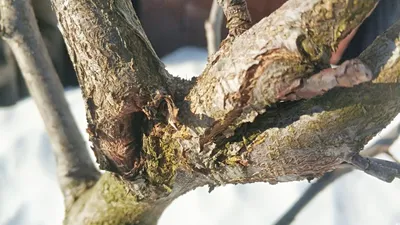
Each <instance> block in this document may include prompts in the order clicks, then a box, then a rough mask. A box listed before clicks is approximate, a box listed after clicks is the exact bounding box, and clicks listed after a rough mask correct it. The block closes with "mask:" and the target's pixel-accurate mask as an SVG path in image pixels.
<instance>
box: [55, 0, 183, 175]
mask: <svg viewBox="0 0 400 225" xmlns="http://www.w3.org/2000/svg"><path fill="white" fill-rule="evenodd" d="M52 5H53V7H54V9H55V12H56V14H57V17H58V21H59V24H60V29H61V32H62V34H63V36H64V39H65V41H66V45H67V48H68V51H69V54H70V56H71V59H72V62H73V64H74V67H75V70H76V71H77V75H78V80H79V83H80V86H81V88H82V93H83V97H84V99H85V101H86V110H87V113H86V115H87V120H88V132H89V135H90V141H91V142H92V143H93V149H94V151H95V154H96V157H97V160H98V162H99V163H100V166H101V168H103V169H107V170H110V171H114V172H118V173H120V174H123V175H126V176H129V177H133V176H135V175H137V174H138V173H140V170H141V164H142V162H141V157H142V156H141V152H140V151H141V145H142V144H141V142H142V140H141V139H142V134H143V132H144V131H145V130H146V129H148V128H147V126H150V125H148V124H147V122H146V120H147V119H152V118H149V117H151V116H153V114H154V113H153V112H157V110H158V108H157V107H158V103H160V102H159V101H156V103H157V104H155V105H154V104H153V105H151V104H150V103H152V102H153V100H154V99H163V97H168V96H167V94H168V93H173V92H174V91H175V90H174V88H173V87H175V86H176V85H175V84H173V82H172V80H171V77H170V75H169V74H168V73H167V72H166V70H165V69H164V66H163V64H162V63H161V62H160V60H159V58H158V57H157V55H156V54H155V52H154V50H153V48H152V47H151V45H150V42H149V41H148V39H147V37H146V35H145V33H144V31H143V29H142V27H141V25H140V22H139V20H138V18H137V16H136V14H135V11H134V9H133V7H132V4H131V1H130V0H121V1H100V0H89V1H86V0H82V1H80V0H74V1H63V0H52ZM145 113H146V115H147V118H146V117H145ZM149 115H150V116H149ZM150 127H151V126H150Z"/></svg>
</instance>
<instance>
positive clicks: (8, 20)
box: [0, 0, 100, 209]
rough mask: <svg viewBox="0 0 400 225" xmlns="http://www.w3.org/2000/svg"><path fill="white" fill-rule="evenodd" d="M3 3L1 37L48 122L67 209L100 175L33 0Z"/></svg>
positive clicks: (4, 0) (1, 9)
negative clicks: (53, 61)
mask: <svg viewBox="0 0 400 225" xmlns="http://www.w3.org/2000/svg"><path fill="white" fill-rule="evenodd" d="M1 3H2V4H1V5H0V15H1V21H0V26H1V34H2V36H3V38H4V40H5V41H6V42H7V43H8V44H9V45H10V47H11V50H12V51H13V53H14V55H15V58H16V60H17V62H18V65H19V67H20V69H21V72H22V75H23V76H24V79H25V81H26V83H27V86H28V89H29V91H30V93H31V95H32V97H33V99H34V101H35V103H36V106H37V107H38V109H39V112H40V114H41V116H42V118H43V120H44V122H45V126H46V129H47V132H48V135H49V137H50V142H51V144H52V147H53V152H54V154H55V157H56V161H57V176H58V180H59V183H60V186H61V190H62V192H63V194H64V197H65V203H66V207H67V209H68V207H69V206H70V204H71V203H72V202H73V201H74V200H75V199H76V198H77V197H79V195H80V194H81V193H83V191H85V190H86V189H87V188H88V187H90V186H92V185H93V184H94V183H95V182H96V181H97V180H98V178H99V175H100V173H99V171H98V170H97V169H96V168H95V166H94V163H93V162H92V160H91V159H90V156H89V153H88V151H87V150H86V145H85V142H84V139H83V137H82V135H81V134H80V132H79V130H78V127H77V125H76V123H75V120H74V118H73V116H72V114H71V112H70V110H69V107H68V104H67V101H66V99H65V97H64V92H63V87H62V84H61V82H60V80H59V78H58V75H57V73H56V71H55V69H54V66H53V64H52V63H51V60H50V56H49V54H48V52H47V49H46V47H45V44H44V42H43V40H42V37H41V35H40V33H39V28H38V25H37V23H36V18H35V16H34V12H33V9H32V6H31V4H30V1H25V0H3V1H1ZM27 113H29V112H27Z"/></svg>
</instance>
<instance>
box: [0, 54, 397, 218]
mask: <svg viewBox="0 0 400 225" xmlns="http://www.w3.org/2000/svg"><path fill="white" fill-rule="evenodd" d="M206 55H207V52H206V51H205V50H204V49H198V48H190V47H187V48H183V49H180V50H178V51H177V52H175V53H173V54H171V55H169V56H167V57H165V58H164V59H163V60H164V62H165V63H166V65H167V69H168V70H169V71H170V72H171V73H172V74H174V75H180V76H181V77H184V78H190V77H192V76H194V75H198V74H200V72H201V70H202V68H203V67H204V65H205V62H206ZM66 96H67V98H68V102H69V103H70V107H71V110H72V111H73V114H74V116H75V118H76V120H77V122H78V125H79V128H80V129H81V132H82V134H83V135H85V137H87V135H86V133H85V132H84V130H85V127H86V121H85V112H84V106H83V101H82V99H81V96H80V91H79V90H78V89H74V90H69V91H67V92H66ZM397 121H399V118H397ZM398 147H400V144H397V145H396V146H393V147H392V153H394V154H396V155H397V156H400V152H399V150H398V149H399V148H398ZM307 186H309V184H308V183H307V182H292V183H282V184H277V185H269V184H264V183H257V184H251V185H236V186H234V185H227V186H225V187H220V188H216V189H215V190H214V191H213V192H212V193H211V194H209V193H208V189H207V188H205V187H204V188H198V189H196V190H195V191H192V192H190V193H188V194H186V195H184V196H181V197H180V198H178V199H177V200H176V201H175V202H173V204H171V205H170V206H169V207H168V208H167V210H166V211H165V213H164V214H163V216H162V217H161V219H160V222H159V224H162V225H172V224H173V225H179V224H185V225H187V224H189V225H197V224H199V225H200V224H201V225H203V224H207V225H214V224H215V225H217V224H218V225H224V224H229V225H239V224H240V225H242V224H251V225H258V224H260V225H261V224H262V225H268V224H272V223H273V222H274V221H275V220H276V219H277V218H278V217H279V216H280V215H282V213H284V212H285V211H286V210H287V208H288V207H290V205H291V204H292V203H293V202H294V201H295V200H296V199H297V198H298V197H299V196H300V195H301V194H302V192H303V191H304V190H305V188H306V187H307ZM63 211H64V207H63V201H62V196H61V192H60V190H59V188H58V184H57V179H56V176H55V161H54V157H53V155H52V152H51V147H50V144H49V139H48V137H47V134H46V132H45V129H44V124H43V122H42V119H41V118H40V115H39V113H38V111H37V110H36V107H35V105H34V104H33V102H32V101H31V99H26V100H24V101H21V102H20V103H19V104H18V105H16V106H14V107H11V108H0V225H25V224H27V225H59V224H61V222H62V218H63V214H64V212H63ZM293 224H306V225H314V224H315V225H321V224H323V225H359V224H362V225H400V181H398V180H397V181H395V182H394V183H392V184H387V183H384V182H382V181H380V180H377V179H375V178H372V177H370V176H367V175H365V174H364V173H361V172H352V173H351V174H348V175H346V176H344V177H342V178H341V179H340V180H338V181H337V182H335V183H334V184H333V185H331V186H330V187H328V188H327V189H326V190H324V191H323V192H322V193H320V195H318V196H317V197H316V198H315V199H314V200H313V201H312V202H311V203H310V205H309V206H308V207H307V208H305V209H304V211H302V212H301V214H300V215H299V216H298V217H297V218H296V220H295V222H294V223H293Z"/></svg>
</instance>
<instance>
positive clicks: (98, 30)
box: [52, 0, 400, 224]
mask: <svg viewBox="0 0 400 225" xmlns="http://www.w3.org/2000/svg"><path fill="white" fill-rule="evenodd" d="M52 2H53V6H54V8H55V10H56V12H57V14H58V20H59V22H60V26H61V28H62V30H63V35H64V37H65V38H66V42H67V46H68V50H69V52H70V54H71V55H72V56H73V62H74V64H75V68H76V70H77V72H78V76H79V80H80V83H81V88H82V92H83V96H84V98H85V100H86V103H87V105H86V107H87V117H88V126H89V134H90V137H91V141H92V143H93V145H94V150H95V152H97V157H98V160H99V159H101V157H103V158H104V160H105V161H110V162H109V164H110V165H114V167H115V168H114V170H112V169H110V168H109V167H105V168H107V169H109V170H112V171H114V172H115V174H118V175H121V176H122V178H121V177H119V176H114V175H110V174H108V173H106V175H103V177H102V179H104V180H102V181H101V182H98V184H97V185H96V186H95V187H94V188H93V189H92V190H91V191H90V192H88V193H87V195H86V196H85V197H84V196H82V198H81V199H79V202H77V206H76V207H77V208H79V209H74V211H73V212H72V211H71V213H70V214H69V215H67V216H68V217H69V218H73V217H74V216H77V215H84V214H85V213H89V212H91V211H92V210H93V209H95V210H100V209H102V210H100V211H101V212H104V210H106V209H107V210H109V212H110V214H106V213H105V214H104V215H96V217H92V216H89V217H87V218H85V217H84V216H82V217H79V218H80V220H79V221H83V222H84V221H93V223H101V222H104V221H108V219H109V220H110V221H111V222H110V223H123V222H125V221H134V222H136V221H138V222H140V223H143V224H146V223H150V224H154V223H155V222H156V220H157V218H158V217H159V215H160V214H161V212H162V210H163V209H164V208H165V207H166V206H167V205H168V204H169V203H170V202H171V201H172V200H173V199H175V198H176V197H178V196H179V195H182V194H183V193H185V192H187V191H189V190H191V189H193V188H195V187H199V186H202V185H207V184H208V185H210V186H218V185H223V184H226V183H251V182H258V181H262V182H270V183H277V182H288V181H295V180H302V179H312V178H314V177H319V176H322V175H323V174H324V173H326V172H329V171H332V170H334V169H335V168H336V167H337V166H339V165H340V164H341V163H342V162H343V161H344V160H345V159H346V157H347V158H348V156H349V155H350V154H356V153H357V152H358V151H359V150H360V149H361V147H362V146H363V145H364V144H365V143H366V141H368V140H369V138H370V137H372V136H373V135H375V134H376V133H377V132H378V131H379V130H381V129H382V128H383V127H384V126H386V125H387V124H388V123H389V122H390V120H391V119H392V118H393V117H394V116H395V115H396V114H397V113H398V112H399V111H400V107H399V106H400V104H399V100H400V99H399V98H398V97H397V96H399V95H400V88H399V85H398V83H397V82H398V75H399V73H397V69H396V68H397V65H398V62H397V61H395V62H391V64H390V65H391V68H394V69H396V70H393V71H389V69H388V70H387V71H386V70H384V71H386V72H382V73H380V75H379V77H378V79H377V80H376V81H375V82H374V83H366V84H361V85H359V86H357V87H355V88H352V89H339V88H335V90H332V91H329V92H327V93H326V94H324V95H323V96H319V97H315V96H316V95H317V94H320V92H319V91H322V93H323V92H324V90H325V89H322V90H313V91H314V92H313V93H314V94H312V96H308V97H314V98H312V99H309V100H302V101H297V102H285V103H282V102H281V101H282V99H283V97H282V96H286V95H284V94H287V93H285V91H288V93H295V91H294V90H296V89H295V88H296V87H298V85H299V83H300V84H302V85H303V86H301V88H303V87H304V85H307V82H305V81H310V82H311V80H308V79H317V78H318V77H317V78H315V77H316V75H318V73H319V72H321V69H325V68H327V67H328V65H329V58H330V54H331V51H332V50H335V48H336V47H337V45H338V44H339V42H340V41H341V40H342V39H343V38H345V37H346V36H347V35H348V33H350V32H351V31H352V30H354V29H356V28H357V27H358V26H359V24H360V23H361V22H362V21H363V20H364V19H365V18H366V17H367V16H368V14H369V13H370V12H371V10H372V9H373V8H374V7H375V5H376V3H377V2H378V0H366V1H362V2H360V1H346V0H335V1H333V0H332V1H326V0H325V1H322V0H310V1H302V0H290V1H288V2H287V3H286V4H284V5H283V6H282V7H281V8H280V9H279V10H277V11H276V12H275V13H273V14H272V15H271V16H270V17H268V18H265V19H263V20H261V21H260V22H259V23H258V24H256V25H254V26H252V27H251V28H249V29H247V27H246V29H244V30H245V31H244V30H241V31H240V32H239V33H238V34H237V36H235V38H230V39H227V40H226V41H225V42H224V43H223V44H222V46H221V48H220V50H219V51H218V52H216V54H215V55H214V56H212V57H210V60H209V64H208V65H207V67H206V69H205V70H204V72H203V74H202V75H201V76H200V77H199V78H197V79H194V80H192V81H184V80H180V79H177V78H173V77H172V76H170V75H169V74H168V73H167V72H166V71H165V69H164V67H163V65H162V63H161V62H160V61H159V59H158V57H157V56H156V55H155V53H154V51H153V50H152V48H151V46H150V44H149V42H148V40H147V38H146V36H145V34H144V32H143V30H142V28H141V26H140V22H139V21H138V19H137V17H136V16H135V13H134V11H133V9H132V7H131V6H130V5H129V4H128V1H127V0H123V1H122V0H121V1H111V0H110V1H101V2H100V1H99V0H89V1H81V0H70V1H68V4H67V3H66V2H64V1H62V0H52ZM241 2H245V1H241ZM63 4H65V5H63ZM246 10H247V9H246ZM289 13H290V16H287V15H288V14H289ZM349 15H350V16H349ZM236 19H237V18H236ZM240 22H241V21H240V18H239V23H240ZM392 29H397V30H396V32H397V35H396V37H397V36H398V32H399V29H398V27H396V26H394V27H393V28H392ZM385 37H386V38H387V36H385ZM299 40H300V41H299ZM387 40H388V42H390V41H392V42H393V40H394V39H393V38H387ZM377 43H378V44H379V40H378V42H376V43H375V44H374V45H377ZM391 46H393V45H391ZM398 47H399V46H397V48H398ZM393 49H394V48H392V49H390V48H386V49H380V52H379V53H376V52H374V53H372V52H369V51H373V50H375V49H372V48H371V49H369V50H368V49H367V50H366V52H365V53H364V54H365V55H362V56H360V59H361V62H365V63H366V67H367V66H369V67H370V68H371V70H372V71H373V74H374V75H375V76H377V75H378V74H379V71H380V69H378V68H377V64H374V63H373V62H376V61H380V60H385V59H386V61H384V62H383V61H380V62H379V63H380V64H381V65H385V64H387V60H388V58H384V59H381V58H379V57H378V55H381V54H382V55H387V54H392V53H388V52H392V51H393ZM372 54H375V55H374V59H371V60H370V61H369V60H367V59H369V58H368V57H367V56H369V55H372ZM346 68H347V67H346ZM338 71H339V70H338ZM344 71H346V70H344ZM364 72H365V71H364ZM343 74H345V72H343V71H342V72H340V71H339V72H338V74H336V75H338V76H336V77H334V78H335V80H336V81H337V79H336V78H337V77H340V75H343ZM364 75H365V74H364ZM363 81H365V80H363ZM310 82H309V83H310ZM337 83H338V84H340V82H337ZM335 86H340V85H336V84H335V85H333V86H330V88H332V87H335ZM342 86H345V85H342ZM293 87H295V88H293ZM321 88H325V87H321ZM282 93H284V94H282ZM298 96H300V97H299V98H304V96H301V95H298ZM377 96H379V97H377ZM308 97H307V98H308ZM296 99H297V98H296ZM382 99H385V101H380V100H382ZM175 106H176V107H175ZM178 109H179V111H178ZM382 109H385V110H384V112H382ZM99 161H101V160H99ZM102 182H103V183H102ZM107 182H110V184H109V186H113V185H117V187H118V188H116V193H115V194H116V195H114V194H113V193H109V192H107V191H106V190H105V189H102V188H101V187H102V186H101V185H106V183H107ZM113 187H114V186H113ZM120 187H126V190H122V189H123V188H122V189H121V188H120ZM124 191H126V192H124ZM122 192H124V194H126V195H127V196H129V199H128V202H126V201H125V200H126V199H121V200H118V203H121V205H117V204H113V203H112V201H102V202H100V204H99V205H96V206H95V205H93V204H88V199H91V200H90V201H89V202H92V203H93V202H94V199H96V198H106V197H107V198H108V197H112V196H119V197H121V193H122ZM99 195H101V196H100V197H99ZM119 197H118V198H119ZM85 198H86V199H85ZM121 198H122V197H121ZM113 201H114V197H113ZM123 205H126V209H130V210H131V211H132V212H133V213H132V214H129V216H127V217H123V216H121V215H118V216H117V215H116V214H117V213H118V212H125V211H124V210H122V209H121V207H122V206H123ZM82 207H83V208H82ZM100 207H101V208H100ZM113 212H115V213H116V214H113ZM152 215H153V216H154V217H153V218H154V219H148V218H150V217H151V216H152ZM113 216H115V218H121V220H119V219H116V220H115V221H114V220H112V219H110V218H112V217H113ZM125 219H126V220H125ZM121 221H122V222H121ZM69 222H70V223H72V221H69ZM83 222H82V223H83ZM67 223H68V222H67Z"/></svg>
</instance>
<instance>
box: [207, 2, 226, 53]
mask: <svg viewBox="0 0 400 225" xmlns="http://www.w3.org/2000/svg"><path fill="white" fill-rule="evenodd" d="M222 17H223V11H222V8H221V7H220V6H219V5H218V2H217V0H213V3H212V6H211V10H210V16H209V18H208V19H207V20H206V22H205V23H204V28H205V30H206V38H207V49H208V55H209V56H211V55H212V54H214V53H215V52H216V51H217V50H218V47H219V44H220V43H221V27H222V19H223V18H222Z"/></svg>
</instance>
